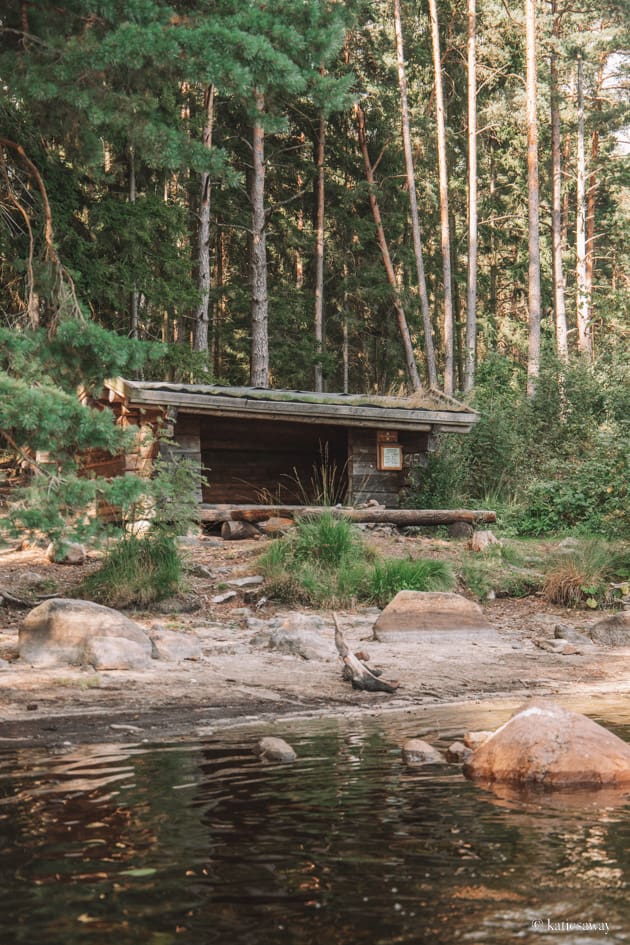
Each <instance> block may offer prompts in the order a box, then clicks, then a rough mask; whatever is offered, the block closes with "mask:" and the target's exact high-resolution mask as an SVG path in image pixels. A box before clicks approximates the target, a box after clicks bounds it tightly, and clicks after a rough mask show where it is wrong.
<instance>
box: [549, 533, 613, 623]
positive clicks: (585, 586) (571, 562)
mask: <svg viewBox="0 0 630 945" xmlns="http://www.w3.org/2000/svg"><path fill="white" fill-rule="evenodd" d="M624 582H625V583H626V584H627V583H630V548H628V547H626V546H623V545H618V546H614V545H612V546H611V545H610V544H608V543H607V542H602V541H590V542H584V543H583V544H581V545H579V546H578V547H576V548H575V550H572V551H571V552H570V553H569V554H565V555H563V556H562V557H561V558H558V559H557V560H556V562H555V563H553V564H552V565H551V567H550V568H549V570H548V571H547V574H546V576H545V582H544V585H543V593H544V595H545V597H546V599H547V600H548V601H550V602H551V603H552V604H560V605H561V606H563V607H584V606H586V607H591V608H596V607H600V606H602V607H611V606H615V605H618V603H619V600H620V598H621V596H622V589H621V588H619V587H617V588H615V587H613V585H615V584H622V585H623V584H624Z"/></svg>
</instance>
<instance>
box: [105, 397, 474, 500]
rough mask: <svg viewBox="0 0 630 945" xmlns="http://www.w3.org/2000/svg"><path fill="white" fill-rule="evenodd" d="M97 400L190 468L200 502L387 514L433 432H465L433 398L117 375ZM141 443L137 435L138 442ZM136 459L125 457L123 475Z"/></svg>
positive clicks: (459, 410) (445, 401)
mask: <svg viewBox="0 0 630 945" xmlns="http://www.w3.org/2000/svg"><path fill="white" fill-rule="evenodd" d="M105 400H106V402H107V403H108V404H109V406H110V407H111V408H112V409H114V410H115V411H116V412H117V413H118V416H119V419H120V420H121V421H122V422H123V423H124V424H125V425H130V424H133V425H136V426H138V427H139V430H140V431H141V430H142V429H143V427H147V426H150V427H151V428H152V429H153V430H155V431H157V432H158V433H159V434H160V435H161V436H163V437H164V438H168V440H169V441H170V443H171V445H170V446H167V447H166V449H167V450H168V451H169V452H170V453H171V454H173V453H175V455H179V456H184V457H187V458H188V459H190V460H192V461H193V462H195V463H196V464H198V466H199V470H200V490H199V499H200V501H201V502H202V503H203V504H204V505H210V506H216V505H222V504H239V503H241V504H243V503H247V504H252V503H258V504H270V503H280V502H282V503H291V502H298V503H301V504H306V503H307V502H308V501H310V500H312V499H313V495H312V493H313V492H316V491H317V490H318V489H321V488H322V478H323V479H324V480H325V482H326V487H327V489H328V493H329V494H328V498H329V499H332V500H334V501H333V502H332V503H331V504H334V502H337V501H345V502H347V503H350V504H354V505H357V504H361V503H364V502H366V501H368V500H370V499H372V500H376V501H378V502H379V503H380V504H381V505H384V506H386V507H388V508H390V507H391V508H393V507H395V506H396V505H397V504H398V498H399V494H400V491H401V489H402V488H403V486H404V484H405V480H406V477H407V475H408V472H409V469H410V468H411V467H412V466H415V465H422V464H423V463H425V462H426V455H427V453H428V452H430V451H431V449H432V448H433V446H434V441H435V435H436V434H437V433H443V432H453V433H466V432H467V431H468V430H470V428H471V426H472V425H473V424H474V423H475V421H476V420H477V415H476V414H475V413H474V411H472V410H471V409H470V408H469V407H467V406H465V405H463V404H461V403H459V402H457V401H455V400H453V399H451V398H447V397H445V396H443V395H441V394H439V393H433V392H432V393H430V394H415V395H413V396H410V397H384V396H369V395H365V396H364V395H359V394H332V393H314V392H311V391H292V390H269V389H262V388H250V387H224V386H220V385H216V384H172V383H160V382H147V381H129V380H124V379H116V380H114V381H110V382H108V383H107V385H106V391H105ZM138 442H139V443H141V442H142V436H141V435H140V436H139V437H138ZM137 463H138V457H137V456H136V458H133V457H129V456H128V457H126V458H125V459H124V462H123V465H124V469H121V470H120V471H121V472H122V471H131V470H133V468H134V466H136V465H137Z"/></svg>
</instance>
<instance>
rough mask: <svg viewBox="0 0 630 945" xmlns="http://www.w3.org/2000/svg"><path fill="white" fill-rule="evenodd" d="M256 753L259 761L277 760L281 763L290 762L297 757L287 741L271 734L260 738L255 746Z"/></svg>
mask: <svg viewBox="0 0 630 945" xmlns="http://www.w3.org/2000/svg"><path fill="white" fill-rule="evenodd" d="M256 754H257V755H258V756H259V757H260V760H261V761H279V762H281V763H282V764H290V763H291V762H293V761H295V760H296V758H297V754H296V753H295V751H294V750H293V748H291V746H290V745H289V743H288V742H285V740H284V739H283V738H275V737H274V736H272V735H268V736H266V737H265V738H261V739H260V741H259V742H258V745H257V746H256Z"/></svg>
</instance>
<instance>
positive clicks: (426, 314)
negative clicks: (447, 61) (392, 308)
mask: <svg viewBox="0 0 630 945" xmlns="http://www.w3.org/2000/svg"><path fill="white" fill-rule="evenodd" d="M394 26H395V29H396V58H397V61H398V85H399V87H400V110H401V117H402V137H403V147H404V151H405V168H406V172H407V190H408V191H409V209H410V213H411V231H412V234H413V249H414V254H415V258H416V275H417V279H418V293H419V295H420V309H421V312H422V327H423V330H424V350H425V357H426V364H427V377H428V380H429V386H430V387H437V369H436V365H435V350H434V348H433V335H432V326H431V312H430V310H429V294H428V292H427V281H426V277H425V273H424V257H423V252H422V238H421V235H420V220H419V216H418V198H417V194H416V176H415V171H414V166H413V152H412V149H411V131H410V122H409V102H408V99H407V76H406V73H405V54H404V45H403V34H402V19H401V15H400V0H394Z"/></svg>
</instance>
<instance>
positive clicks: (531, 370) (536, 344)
mask: <svg viewBox="0 0 630 945" xmlns="http://www.w3.org/2000/svg"><path fill="white" fill-rule="evenodd" d="M525 26H526V55H527V72H526V103H527V106H526V107H527V206H528V245H529V273H528V290H529V299H528V310H529V346H528V354H527V395H528V397H533V395H534V393H535V392H536V386H537V382H538V377H539V375H540V324H541V295H540V195H539V188H538V116H537V113H536V0H525Z"/></svg>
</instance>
